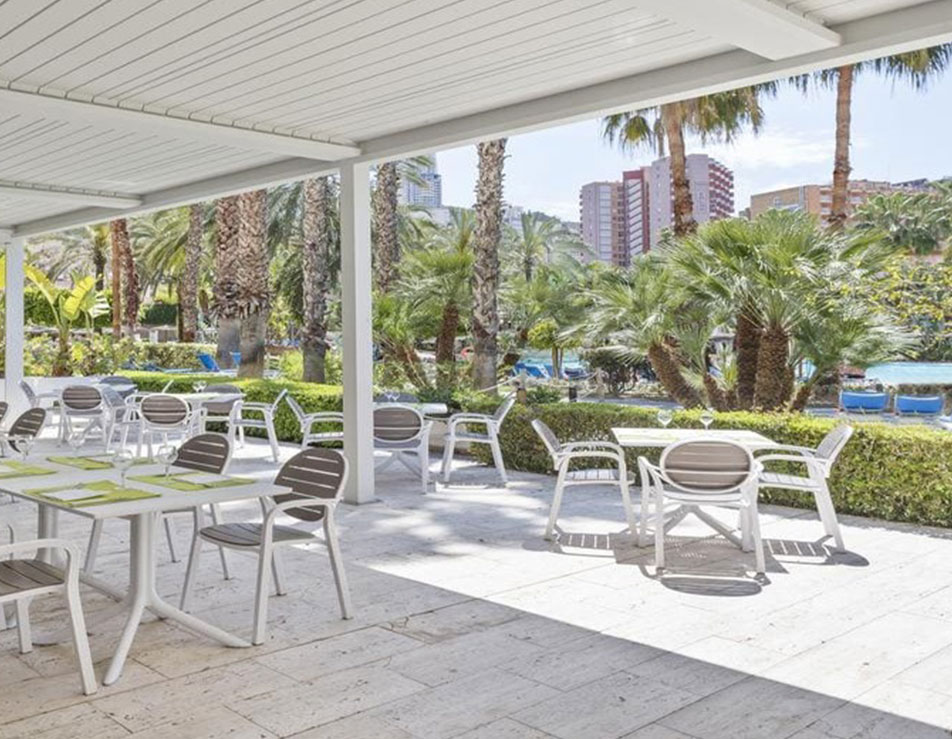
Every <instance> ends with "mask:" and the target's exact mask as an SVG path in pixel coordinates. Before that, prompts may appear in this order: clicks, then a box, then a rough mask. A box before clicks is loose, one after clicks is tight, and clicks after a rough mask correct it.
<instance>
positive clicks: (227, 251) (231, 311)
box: [213, 195, 241, 366]
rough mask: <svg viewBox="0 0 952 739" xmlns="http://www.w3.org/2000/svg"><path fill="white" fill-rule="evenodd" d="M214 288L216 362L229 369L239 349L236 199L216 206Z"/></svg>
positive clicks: (231, 197)
mask: <svg viewBox="0 0 952 739" xmlns="http://www.w3.org/2000/svg"><path fill="white" fill-rule="evenodd" d="M215 230H216V234H217V242H216V246H215V286H214V293H213V295H214V311H215V315H216V317H217V319H218V348H217V352H216V354H217V358H218V362H219V363H220V364H224V365H225V366H231V364H232V360H231V353H232V352H237V351H238V350H239V348H240V346H241V337H240V336H241V335H240V331H241V321H240V319H239V315H240V314H239V303H238V299H239V295H238V262H239V260H240V259H241V253H240V251H239V246H238V233H239V230H240V216H239V210H238V196H237V195H231V196H229V197H226V198H221V199H219V200H218V201H217V203H216V204H215Z"/></svg>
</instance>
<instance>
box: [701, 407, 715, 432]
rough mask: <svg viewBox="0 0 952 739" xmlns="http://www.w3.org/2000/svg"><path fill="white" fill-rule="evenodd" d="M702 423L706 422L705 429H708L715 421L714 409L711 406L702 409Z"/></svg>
mask: <svg viewBox="0 0 952 739" xmlns="http://www.w3.org/2000/svg"><path fill="white" fill-rule="evenodd" d="M701 423H702V424H704V430H705V431H707V430H708V429H709V428H710V427H711V424H712V423H714V411H712V410H711V409H710V408H705V409H704V410H703V411H701Z"/></svg>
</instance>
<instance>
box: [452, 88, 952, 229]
mask: <svg viewBox="0 0 952 739" xmlns="http://www.w3.org/2000/svg"><path fill="white" fill-rule="evenodd" d="M764 112H765V122H764V126H763V128H762V129H761V132H760V134H759V135H756V136H755V135H754V134H751V133H745V134H743V135H741V136H740V137H738V138H737V140H735V142H733V144H708V145H706V146H704V145H702V144H701V143H700V142H699V141H697V140H689V141H688V153H689V154H690V153H698V152H704V153H707V154H710V155H712V156H714V157H716V158H717V159H719V160H720V161H722V162H724V164H726V165H727V166H728V167H730V168H731V169H733V170H734V206H735V209H736V210H740V209H742V208H745V207H747V206H748V205H749V204H750V196H751V194H752V193H757V192H764V191H769V190H774V189H777V188H780V187H787V186H792V185H803V184H811V183H824V182H829V181H830V179H831V178H832V171H833V121H834V95H833V92H832V91H828V90H819V91H813V92H811V93H809V94H807V95H804V94H802V93H801V92H799V91H797V90H795V89H793V88H792V87H785V88H783V89H781V90H780V92H779V93H778V95H777V97H776V98H774V99H772V100H767V101H766V102H765V103H764ZM950 132H952V72H950V73H947V74H946V75H945V76H944V78H942V79H940V80H938V81H936V82H934V83H933V84H932V85H931V86H930V87H929V88H928V89H927V90H926V91H924V92H916V91H913V90H911V89H910V88H909V87H908V86H907V85H904V84H902V83H896V84H894V83H892V82H890V81H888V80H884V79H882V78H877V77H876V76H874V75H873V74H866V75H861V76H859V77H858V79H857V80H856V85H855V88H854V94H853V143H852V164H853V172H852V174H851V177H852V178H853V179H874V180H889V181H893V182H899V181H903V180H911V179H918V178H920V177H927V178H930V179H935V178H939V177H943V176H947V175H952V134H950ZM507 152H508V157H507V160H506V169H505V193H504V197H505V199H506V201H507V202H509V203H512V204H514V205H521V206H523V207H525V208H527V209H530V210H539V211H543V212H545V213H548V214H550V215H554V216H558V217H559V218H561V219H563V220H569V221H577V220H578V219H579V213H578V194H579V188H580V187H581V186H582V185H583V184H585V183H586V182H592V181H594V180H620V179H621V173H622V171H624V170H626V169H632V168H635V167H639V166H642V165H645V164H649V163H650V162H651V160H652V159H653V158H654V156H653V154H652V152H651V151H648V150H639V151H636V152H633V153H628V152H622V151H620V150H619V149H618V148H617V147H616V146H612V145H610V144H608V143H607V142H605V141H604V140H603V139H602V137H601V129H600V122H599V120H598V119H593V120H589V121H583V122H580V123H573V124H570V125H565V126H559V127H557V128H550V129H546V130H543V131H536V132H533V133H528V134H522V135H519V136H513V137H512V138H510V140H509V144H508V146H507ZM437 166H438V169H439V171H440V173H441V174H442V176H443V203H444V205H457V206H471V205H472V204H473V200H474V195H473V189H474V186H475V182H476V150H475V147H474V146H467V147H462V148H458V149H449V150H446V151H441V152H437Z"/></svg>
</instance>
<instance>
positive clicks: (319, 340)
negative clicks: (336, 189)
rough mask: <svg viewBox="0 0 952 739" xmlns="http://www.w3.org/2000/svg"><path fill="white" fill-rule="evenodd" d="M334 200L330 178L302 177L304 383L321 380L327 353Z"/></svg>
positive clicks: (322, 380) (323, 377) (302, 346)
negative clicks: (331, 221) (331, 208)
mask: <svg viewBox="0 0 952 739" xmlns="http://www.w3.org/2000/svg"><path fill="white" fill-rule="evenodd" d="M332 199H333V193H332V188H331V180H330V178H329V177H320V178H317V179H310V180H305V182H304V215H303V222H302V225H303V232H304V233H303V236H304V245H303V247H302V260H301V261H302V270H301V271H302V273H303V278H304V285H303V303H304V305H303V314H304V315H303V317H304V325H303V327H302V330H301V351H302V354H303V359H304V374H303V379H304V381H305V382H324V381H325V379H326V374H325V368H324V357H325V355H326V353H327V313H328V305H327V304H328V294H329V291H330V277H331V275H330V241H331V237H330V228H329V218H328V210H329V209H330V202H331V200H332Z"/></svg>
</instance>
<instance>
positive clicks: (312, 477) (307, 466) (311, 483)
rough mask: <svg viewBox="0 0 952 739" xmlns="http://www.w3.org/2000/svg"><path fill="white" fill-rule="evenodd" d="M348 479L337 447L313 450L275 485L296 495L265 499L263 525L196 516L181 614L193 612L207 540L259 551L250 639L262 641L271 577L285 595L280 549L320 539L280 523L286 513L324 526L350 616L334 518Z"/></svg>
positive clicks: (287, 466) (286, 468) (297, 458)
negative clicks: (207, 522)
mask: <svg viewBox="0 0 952 739" xmlns="http://www.w3.org/2000/svg"><path fill="white" fill-rule="evenodd" d="M346 481H347V460H346V459H345V457H344V455H343V454H341V453H340V452H339V451H338V450H336V449H324V448H318V447H312V448H309V449H303V450H301V451H300V452H298V453H297V454H295V455H294V456H293V457H292V458H291V459H289V460H288V461H287V462H285V463H284V465H283V466H282V467H281V470H280V472H278V474H277V477H275V479H274V484H275V485H283V486H286V487H289V488H291V490H292V491H293V492H291V493H281V494H279V495H275V496H274V498H273V502H272V503H271V504H270V505H268V504H267V503H266V502H265V500H264V499H262V509H263V511H264V521H263V522H262V523H226V524H219V525H215V526H206V527H204V528H202V527H201V526H200V522H199V520H198V514H196V520H195V537H194V539H193V540H192V552H191V555H190V556H189V559H188V569H187V571H186V573H185V584H184V586H183V588H182V603H181V607H182V610H187V609H188V602H189V597H190V595H191V590H192V584H193V582H194V580H195V573H196V572H197V570H198V560H199V555H200V554H201V549H202V542H203V541H206V542H209V543H211V544H215V545H217V546H220V547H227V548H229V549H236V550H239V551H245V552H255V553H257V555H258V582H257V586H256V592H255V615H254V627H253V636H252V640H251V641H252V643H253V644H261V643H263V642H264V636H265V628H266V625H267V620H268V595H269V592H270V582H269V579H270V577H271V576H272V575H273V577H274V580H275V590H276V591H277V593H278V595H284V593H285V590H284V584H283V582H282V578H281V572H280V568H279V566H278V561H277V558H276V555H277V551H276V547H280V546H289V545H294V544H307V543H312V542H314V541H319V539H318V537H317V536H315V535H314V533H312V532H310V531H303V530H301V529H298V528H296V527H291V526H282V525H279V524H278V523H277V522H276V519H277V517H278V516H279V515H282V514H283V515H286V516H290V517H292V518H295V519H297V520H298V521H304V522H308V523H317V522H321V523H322V524H323V528H324V543H325V544H326V546H327V552H328V555H329V556H330V563H331V569H332V570H333V572H334V582H335V584H336V586H337V597H338V600H339V601H340V609H341V617H342V618H350V617H351V604H350V590H349V588H348V586H347V577H346V575H345V573H344V563H343V561H342V560H341V554H340V544H339V543H338V540H337V523H336V521H335V518H334V517H335V511H336V510H337V504H338V502H339V501H340V498H341V495H342V493H343V490H344V484H345V483H346Z"/></svg>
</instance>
